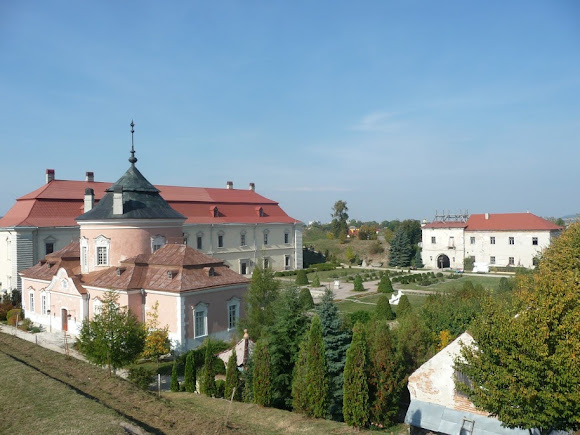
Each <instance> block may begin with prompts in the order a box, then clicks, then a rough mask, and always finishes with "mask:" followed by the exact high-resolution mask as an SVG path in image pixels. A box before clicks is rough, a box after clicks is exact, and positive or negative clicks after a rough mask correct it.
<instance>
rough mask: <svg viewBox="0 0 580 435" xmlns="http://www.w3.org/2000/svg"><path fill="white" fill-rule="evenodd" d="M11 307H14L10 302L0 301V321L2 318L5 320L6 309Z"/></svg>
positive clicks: (8, 309)
mask: <svg viewBox="0 0 580 435" xmlns="http://www.w3.org/2000/svg"><path fill="white" fill-rule="evenodd" d="M12 309H14V306H13V305H12V302H10V301H5V302H2V303H0V322H3V321H4V320H6V315H7V314H8V311H10V310H12Z"/></svg>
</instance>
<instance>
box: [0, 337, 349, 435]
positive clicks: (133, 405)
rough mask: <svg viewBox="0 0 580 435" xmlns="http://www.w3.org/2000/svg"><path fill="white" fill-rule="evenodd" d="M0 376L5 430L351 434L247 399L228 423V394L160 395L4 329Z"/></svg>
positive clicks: (333, 424) (329, 423)
mask: <svg viewBox="0 0 580 435" xmlns="http://www.w3.org/2000/svg"><path fill="white" fill-rule="evenodd" d="M14 358H17V359H18V360H15V359H14ZM0 382H1V383H2V385H3V389H4V394H3V397H4V400H3V405H2V410H3V411H4V412H2V413H0V427H1V428H2V432H12V433H123V431H122V430H120V426H119V423H120V422H121V421H130V422H131V423H132V424H133V425H137V426H140V427H141V428H144V429H145V430H146V431H147V432H150V433H171V434H193V433H195V434H214V433H225V432H236V433H241V434H247V433H249V434H254V433H264V434H269V433H281V432H284V433H312V434H316V433H329V434H332V433H353V430H352V429H351V428H349V427H347V426H346V425H344V424H341V423H336V422H332V421H327V420H314V419H309V418H306V417H303V416H301V415H299V414H294V413H290V412H286V411H281V410H277V409H272V408H267V409H264V408H260V407H258V406H256V405H251V404H245V403H233V406H232V410H231V414H230V419H229V424H228V426H227V427H225V426H224V422H225V418H224V416H225V414H226V410H227V407H228V402H227V401H225V400H222V399H211V398H208V397H205V396H200V395H191V394H187V393H167V394H164V395H163V398H162V399H157V398H156V396H155V395H153V394H152V393H148V392H145V391H141V390H139V389H138V388H137V387H136V386H134V385H133V384H131V383H130V382H128V381H125V380H123V379H120V378H117V377H112V378H109V377H108V376H107V372H106V371H105V370H103V369H101V368H99V367H96V366H93V365H90V364H87V363H84V362H82V361H78V360H76V359H72V358H70V359H69V358H66V357H65V356H64V355H60V354H57V353H54V352H51V351H49V350H47V349H44V348H41V347H38V346H35V345H34V344H32V343H28V342H25V341H22V340H19V339H17V338H15V337H12V336H10V335H6V334H0ZM75 390H76V391H75ZM83 395H85V397H83ZM87 395H88V396H89V397H90V398H87V397H86V396H87ZM9 428H12V430H9Z"/></svg>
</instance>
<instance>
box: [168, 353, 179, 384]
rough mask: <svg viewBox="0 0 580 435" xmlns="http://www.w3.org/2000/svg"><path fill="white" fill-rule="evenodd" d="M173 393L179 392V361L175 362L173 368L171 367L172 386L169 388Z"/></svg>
mask: <svg viewBox="0 0 580 435" xmlns="http://www.w3.org/2000/svg"><path fill="white" fill-rule="evenodd" d="M169 389H170V390H171V391H179V380H178V379H177V360H174V361H173V366H172V367H171V385H170V386H169Z"/></svg>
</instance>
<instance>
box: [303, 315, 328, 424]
mask: <svg viewBox="0 0 580 435" xmlns="http://www.w3.org/2000/svg"><path fill="white" fill-rule="evenodd" d="M307 340H308V341H307V343H308V344H307V352H306V397H307V409H306V414H308V415H310V416H312V417H317V418H321V417H324V416H325V415H326V409H327V400H326V399H327V396H328V379H327V374H326V357H325V355H324V353H325V349H324V341H323V339H322V325H321V323H320V318H319V317H318V316H317V315H315V316H314V318H313V319H312V323H311V325H310V331H309V333H308V338H307Z"/></svg>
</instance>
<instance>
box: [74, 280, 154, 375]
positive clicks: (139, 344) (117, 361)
mask: <svg viewBox="0 0 580 435" xmlns="http://www.w3.org/2000/svg"><path fill="white" fill-rule="evenodd" d="M118 298H119V296H118V294H117V293H116V292H115V291H113V290H111V291H108V292H107V293H105V295H104V296H103V300H102V308H101V312H100V313H98V314H97V315H95V317H94V319H93V320H88V319H85V320H84V321H83V325H82V327H81V331H80V335H79V340H78V346H79V350H80V351H81V353H82V354H83V355H84V356H85V357H86V358H87V359H88V360H89V361H91V362H93V363H95V364H98V365H101V366H105V365H106V366H108V367H109V376H110V375H111V368H112V369H118V368H120V367H123V366H125V365H128V364H130V363H132V362H134V361H135V360H136V359H137V357H138V356H139V355H140V354H141V353H142V352H143V349H144V346H145V336H146V335H147V331H146V329H145V327H144V325H143V324H142V323H141V322H139V320H137V317H136V316H135V315H134V314H133V313H132V312H131V311H130V310H128V309H127V307H120V306H119V305H118V303H117V301H118Z"/></svg>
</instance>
